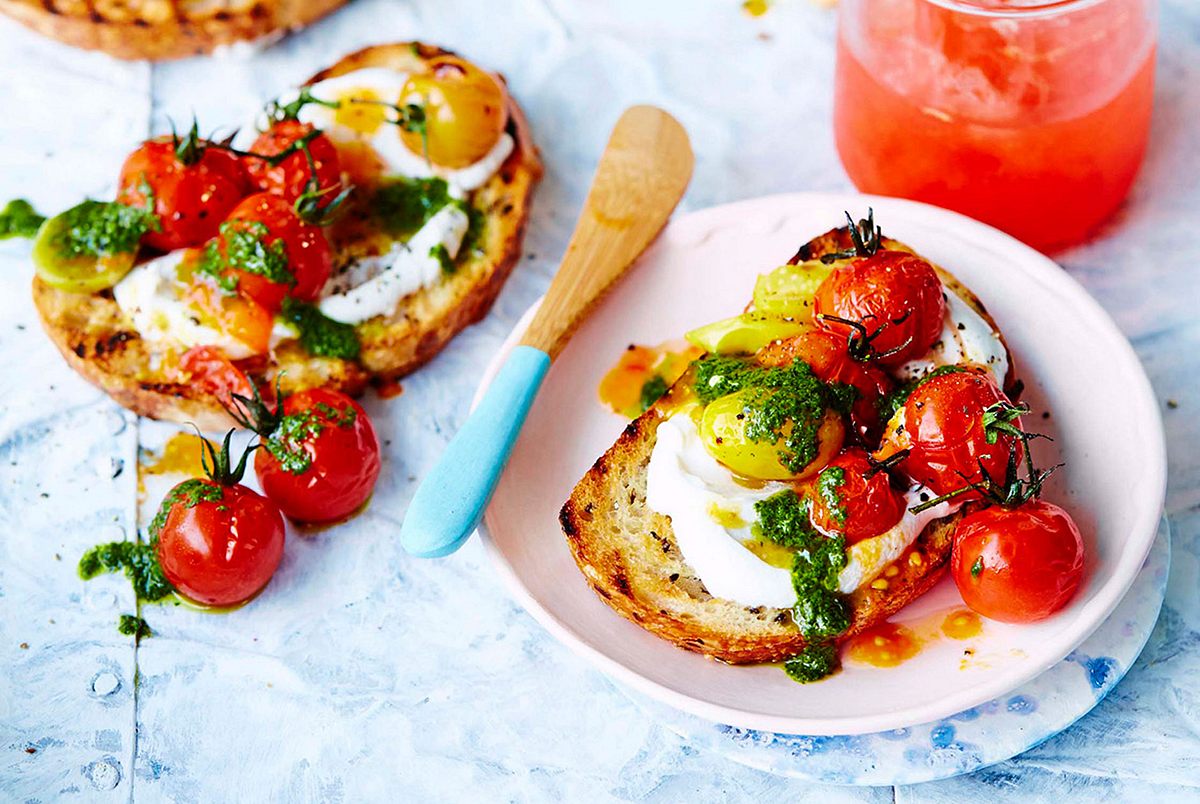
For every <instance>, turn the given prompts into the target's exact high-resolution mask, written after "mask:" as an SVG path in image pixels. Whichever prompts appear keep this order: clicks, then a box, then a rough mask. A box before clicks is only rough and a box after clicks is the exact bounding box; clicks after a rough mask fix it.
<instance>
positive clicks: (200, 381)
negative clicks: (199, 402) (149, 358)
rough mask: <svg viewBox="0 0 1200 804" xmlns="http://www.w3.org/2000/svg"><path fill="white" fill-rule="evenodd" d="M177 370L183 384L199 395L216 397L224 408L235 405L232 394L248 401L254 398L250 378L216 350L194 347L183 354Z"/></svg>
mask: <svg viewBox="0 0 1200 804" xmlns="http://www.w3.org/2000/svg"><path fill="white" fill-rule="evenodd" d="M179 368H180V370H181V371H182V372H184V374H185V375H186V380H185V381H186V383H187V384H188V385H191V386H192V387H194V388H197V389H199V390H200V391H201V392H202V393H205V394H209V395H211V396H215V397H216V398H217V400H218V401H220V402H221V404H222V405H225V406H226V407H228V406H230V405H232V404H233V403H234V399H233V396H232V394H237V395H239V396H244V397H246V398H247V399H249V398H251V397H252V396H253V395H254V386H253V385H252V384H251V382H250V378H249V377H247V376H246V375H245V373H243V372H242V371H241V369H239V368H238V367H237V366H235V365H234V364H233V361H231V360H230V359H229V358H228V357H227V356H226V355H225V353H224V352H222V351H221V350H220V349H218V348H217V347H215V346H194V347H192V348H191V349H188V350H187V351H186V352H184V353H183V357H181V358H180V359H179Z"/></svg>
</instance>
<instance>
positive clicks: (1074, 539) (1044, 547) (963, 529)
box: [950, 500, 1084, 623]
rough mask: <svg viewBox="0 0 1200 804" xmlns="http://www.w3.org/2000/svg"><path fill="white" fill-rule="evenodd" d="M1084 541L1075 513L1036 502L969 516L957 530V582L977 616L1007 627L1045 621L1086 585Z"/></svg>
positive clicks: (953, 558)
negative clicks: (1007, 625)
mask: <svg viewBox="0 0 1200 804" xmlns="http://www.w3.org/2000/svg"><path fill="white" fill-rule="evenodd" d="M1083 561H1084V556H1083V539H1082V537H1080V535H1079V528H1078V527H1076V526H1075V523H1074V522H1073V521H1072V520H1071V516H1070V514H1068V513H1067V512H1066V511H1064V510H1063V509H1061V508H1059V507H1058V506H1057V505H1054V504H1053V503H1048V502H1044V501H1042V500H1031V501H1029V502H1026V503H1023V504H1022V505H1020V506H1018V507H1016V508H1003V507H999V506H997V507H993V508H985V509H984V510H982V511H976V512H975V513H972V514H968V515H967V516H965V517H963V519H962V520H961V521H960V522H959V523H958V526H957V527H956V528H955V529H954V551H953V553H952V554H951V558H950V568H951V572H952V573H953V574H954V582H955V583H956V584H958V591H959V592H960V593H961V594H962V598H963V601H964V602H965V603H966V604H967V605H968V606H969V607H970V608H971V610H972V611H975V612H978V613H979V614H982V615H983V616H984V617H989V618H991V619H993V620H1000V621H1002V622H1006V623H1029V622H1034V621H1035V620H1042V619H1045V618H1046V617H1049V616H1050V615H1051V614H1053V613H1054V612H1056V611H1058V610H1059V609H1061V608H1062V607H1063V606H1065V605H1067V603H1068V602H1070V600H1071V598H1072V597H1074V595H1075V592H1076V591H1077V590H1078V589H1079V584H1080V582H1081V581H1082V580H1083Z"/></svg>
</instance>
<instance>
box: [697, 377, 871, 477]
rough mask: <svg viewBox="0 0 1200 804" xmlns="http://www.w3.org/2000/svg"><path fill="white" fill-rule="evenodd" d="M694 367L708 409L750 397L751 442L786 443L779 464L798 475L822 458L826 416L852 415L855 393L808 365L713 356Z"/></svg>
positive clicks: (748, 435)
mask: <svg viewBox="0 0 1200 804" xmlns="http://www.w3.org/2000/svg"><path fill="white" fill-rule="evenodd" d="M695 367H696V379H695V389H696V395H697V396H698V397H699V398H700V401H701V402H702V403H703V404H706V405H707V404H708V403H709V402H712V401H713V400H715V399H718V398H720V397H723V396H726V395H728V394H733V393H737V392H739V391H749V392H750V393H748V394H747V395H746V396H747V401H746V406H745V410H744V413H745V416H746V423H745V434H746V438H747V439H749V440H750V441H755V442H760V443H763V442H765V443H770V444H775V443H778V442H779V441H781V440H782V441H783V445H782V449H780V450H779V460H780V463H782V464H783V466H784V467H785V468H787V469H788V470H790V471H793V472H798V471H800V470H801V469H803V468H804V467H805V466H807V465H808V464H810V463H812V461H813V459H815V458H816V457H817V450H818V446H819V444H818V440H817V433H818V430H819V428H820V425H821V420H822V419H823V418H824V417H825V412H826V411H827V410H835V411H838V412H842V413H844V412H846V411H848V410H849V406H850V405H851V404H853V402H854V398H855V393H856V392H855V391H854V389H853V388H852V387H850V386H846V385H841V384H827V383H824V382H821V380H819V379H818V378H817V376H816V374H814V373H813V370H812V369H811V368H810V367H809V365H808V364H807V363H805V362H804V361H803V360H796V361H794V362H793V363H792V364H791V365H790V366H778V367H765V366H760V365H758V364H757V363H754V362H753V361H750V360H745V359H742V358H736V357H722V356H718V355H708V356H705V357H703V358H701V359H700V360H697V361H696V363H695ZM788 425H790V427H789V426H788Z"/></svg>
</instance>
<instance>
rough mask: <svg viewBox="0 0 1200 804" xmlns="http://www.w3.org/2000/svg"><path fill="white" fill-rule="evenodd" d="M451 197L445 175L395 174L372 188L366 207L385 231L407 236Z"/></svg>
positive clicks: (423, 223) (398, 235) (449, 200)
mask: <svg viewBox="0 0 1200 804" xmlns="http://www.w3.org/2000/svg"><path fill="white" fill-rule="evenodd" d="M452 200H453V199H452V198H450V188H449V186H448V185H447V184H446V181H445V179H437V178H433V179H409V178H402V177H397V178H392V179H388V180H386V181H385V182H383V183H382V184H380V185H379V186H378V187H377V188H376V189H375V193H374V195H373V197H372V198H371V200H370V202H369V208H370V209H372V210H373V211H374V214H375V217H376V219H377V220H378V221H379V222H380V224H381V225H382V227H383V230H384V231H385V232H387V233H388V234H390V235H393V236H395V237H409V236H410V235H412V234H414V233H415V232H416V231H417V230H418V229H420V228H421V227H422V226H424V225H425V222H426V221H428V220H429V219H430V218H432V217H433V216H434V214H435V213H436V212H437V211H438V210H439V209H441V208H442V207H444V206H446V205H447V204H449V203H451V201H452Z"/></svg>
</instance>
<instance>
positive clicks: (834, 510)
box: [817, 466, 846, 525]
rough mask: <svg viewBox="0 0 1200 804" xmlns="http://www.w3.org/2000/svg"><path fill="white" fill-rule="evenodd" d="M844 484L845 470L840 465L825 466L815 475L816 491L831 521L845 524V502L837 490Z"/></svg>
mask: <svg viewBox="0 0 1200 804" xmlns="http://www.w3.org/2000/svg"><path fill="white" fill-rule="evenodd" d="M844 485H846V470H845V469H843V468H842V467H840V466H827V467H825V468H824V469H822V470H821V474H820V475H818V476H817V493H818V494H820V495H821V501H822V502H823V503H825V508H826V510H828V511H829V515H830V516H831V517H833V521H834V522H836V523H838V524H839V525H845V524H846V504H845V502H843V501H842V495H841V492H839V491H838V489H840V488H841V487H842V486H844Z"/></svg>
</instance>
